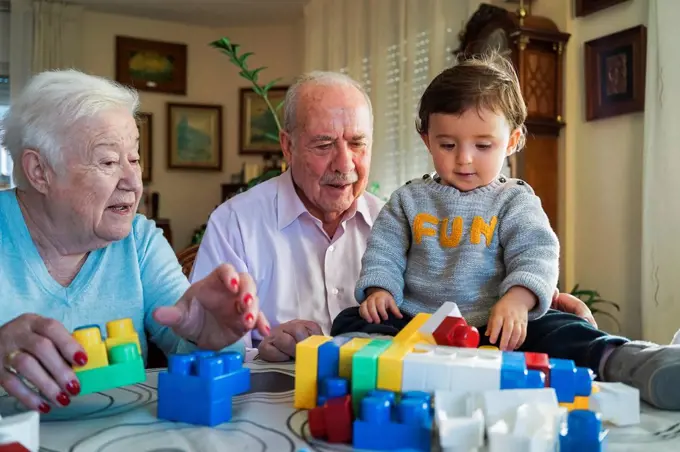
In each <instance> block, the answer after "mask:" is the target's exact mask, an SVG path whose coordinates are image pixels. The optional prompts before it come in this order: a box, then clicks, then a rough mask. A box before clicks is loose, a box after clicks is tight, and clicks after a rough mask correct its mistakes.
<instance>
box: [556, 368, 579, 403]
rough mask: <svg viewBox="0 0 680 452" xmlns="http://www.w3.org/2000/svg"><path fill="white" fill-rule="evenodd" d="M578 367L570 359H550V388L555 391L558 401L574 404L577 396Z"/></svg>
mask: <svg viewBox="0 0 680 452" xmlns="http://www.w3.org/2000/svg"><path fill="white" fill-rule="evenodd" d="M575 379H576V365H575V364H574V362H573V361H571V360H568V359H557V358H552V359H550V387H551V388H554V389H555V393H556V394H557V401H558V402H560V403H572V402H573V401H574V397H575V396H576V384H575Z"/></svg>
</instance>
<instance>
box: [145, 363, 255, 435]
mask: <svg viewBox="0 0 680 452" xmlns="http://www.w3.org/2000/svg"><path fill="white" fill-rule="evenodd" d="M249 390H250V369H247V368H244V367H243V362H242V359H241V355H240V354H239V353H236V352H225V353H215V352H206V351H198V352H194V353H192V354H188V355H171V356H170V359H169V360H168V371H167V372H163V373H161V374H159V375H158V417H159V418H160V419H166V420H169V421H175V422H186V423H189V424H199V425H208V426H214V425H218V424H221V423H223V422H227V421H229V420H230V419H231V399H232V397H233V396H234V395H237V394H241V393H244V392H247V391H249Z"/></svg>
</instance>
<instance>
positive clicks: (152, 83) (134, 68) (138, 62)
mask: <svg viewBox="0 0 680 452" xmlns="http://www.w3.org/2000/svg"><path fill="white" fill-rule="evenodd" d="M116 80H117V81H118V82H120V83H122V84H124V85H128V86H132V87H133V88H135V89H138V90H143V91H154V92H157V93H168V94H182V95H185V94H186V92H187V46H186V44H178V43H172V42H164V41H150V40H147V39H137V38H132V37H129V36H116Z"/></svg>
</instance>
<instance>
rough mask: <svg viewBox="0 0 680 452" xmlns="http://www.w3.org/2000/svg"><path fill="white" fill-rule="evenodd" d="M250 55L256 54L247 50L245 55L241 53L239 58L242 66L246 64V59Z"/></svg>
mask: <svg viewBox="0 0 680 452" xmlns="http://www.w3.org/2000/svg"><path fill="white" fill-rule="evenodd" d="M250 55H255V54H254V53H253V52H246V53H244V54H243V55H241V56H240V57H239V58H238V61H239V63H241V65H242V66H245V64H246V60H247V59H248V57H249V56H250Z"/></svg>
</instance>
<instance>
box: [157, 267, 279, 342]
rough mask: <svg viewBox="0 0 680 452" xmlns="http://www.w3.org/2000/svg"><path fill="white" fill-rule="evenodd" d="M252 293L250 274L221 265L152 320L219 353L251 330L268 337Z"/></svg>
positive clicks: (161, 309) (253, 288)
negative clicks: (254, 329) (255, 329)
mask: <svg viewBox="0 0 680 452" xmlns="http://www.w3.org/2000/svg"><path fill="white" fill-rule="evenodd" d="M255 293H256V291H255V283H254V282H253V280H252V278H251V277H250V275H248V274H247V273H237V272H236V270H235V269H234V267H232V266H231V265H228V264H222V265H220V266H219V267H217V268H216V269H215V270H213V271H212V273H210V274H209V275H208V276H206V277H205V278H203V279H202V280H200V281H196V282H195V283H193V284H192V285H191V287H189V289H187V291H186V292H185V293H184V295H182V298H180V300H179V301H178V302H177V304H175V306H169V307H162V308H158V309H156V311H155V312H154V318H155V319H156V321H157V322H158V323H160V324H162V325H166V326H169V327H171V328H172V329H173V331H174V332H175V333H177V334H178V335H179V336H181V337H183V338H185V339H187V340H189V341H191V342H194V343H195V344H196V345H198V346H199V347H200V348H203V349H209V350H220V349H222V348H224V347H226V346H228V345H231V344H233V343H235V342H237V341H238V340H239V339H241V338H242V337H243V336H244V335H245V334H246V333H248V332H249V331H250V330H252V329H253V328H257V330H258V331H259V332H260V334H262V335H263V336H266V335H268V334H269V322H267V319H265V317H264V315H263V314H262V313H261V312H260V308H259V302H258V299H257V296H256V295H255Z"/></svg>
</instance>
